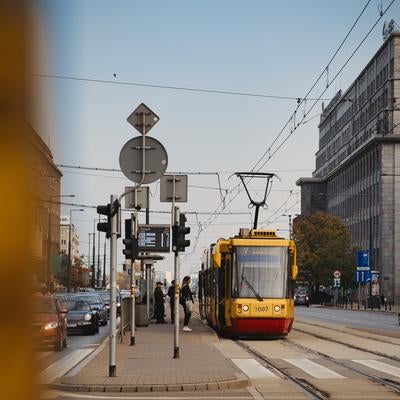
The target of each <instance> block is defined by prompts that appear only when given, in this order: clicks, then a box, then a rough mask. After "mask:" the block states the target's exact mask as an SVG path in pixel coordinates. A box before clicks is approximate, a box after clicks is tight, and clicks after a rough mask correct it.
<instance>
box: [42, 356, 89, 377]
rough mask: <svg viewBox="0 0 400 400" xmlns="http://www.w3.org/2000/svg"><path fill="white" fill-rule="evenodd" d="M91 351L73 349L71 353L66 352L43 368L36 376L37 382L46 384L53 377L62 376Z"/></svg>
mask: <svg viewBox="0 0 400 400" xmlns="http://www.w3.org/2000/svg"><path fill="white" fill-rule="evenodd" d="M92 351H93V349H80V350H74V351H73V352H72V353H71V354H68V355H67V356H66V357H63V358H62V359H61V360H58V361H56V362H55V363H54V364H52V365H50V366H49V367H48V368H46V369H45V370H43V371H42V372H41V373H40V374H39V376H38V378H39V382H41V383H44V384H48V383H50V382H52V381H53V380H54V379H56V378H59V377H60V376H63V375H64V374H65V373H66V372H68V371H69V370H70V369H71V368H73V367H74V366H75V365H76V364H78V363H79V362H80V361H81V360H83V359H84V358H85V357H86V356H87V355H89V354H90V353H91V352H92Z"/></svg>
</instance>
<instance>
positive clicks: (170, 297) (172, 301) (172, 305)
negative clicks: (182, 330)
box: [167, 280, 175, 324]
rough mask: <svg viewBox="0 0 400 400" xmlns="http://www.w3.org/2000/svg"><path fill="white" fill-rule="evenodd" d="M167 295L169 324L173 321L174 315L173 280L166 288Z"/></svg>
mask: <svg viewBox="0 0 400 400" xmlns="http://www.w3.org/2000/svg"><path fill="white" fill-rule="evenodd" d="M167 296H168V297H169V305H170V307H171V324H173V323H174V321H175V319H174V315H175V281H174V280H173V281H172V282H171V286H170V287H169V288H168V293H167Z"/></svg>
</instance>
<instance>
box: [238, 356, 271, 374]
mask: <svg viewBox="0 0 400 400" xmlns="http://www.w3.org/2000/svg"><path fill="white" fill-rule="evenodd" d="M231 360H232V362H233V363H234V364H235V365H236V366H237V367H239V368H240V369H241V370H242V371H243V372H244V373H245V374H246V375H247V376H248V377H249V378H250V379H265V378H277V376H276V375H275V374H274V373H272V372H271V371H270V370H269V369H267V368H265V367H263V366H262V365H261V364H260V363H259V362H258V361H256V360H254V359H252V358H232V359H231Z"/></svg>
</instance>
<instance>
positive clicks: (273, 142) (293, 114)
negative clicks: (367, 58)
mask: <svg viewBox="0 0 400 400" xmlns="http://www.w3.org/2000/svg"><path fill="white" fill-rule="evenodd" d="M393 1H394V0H393ZM370 2H371V0H368V1H367V3H366V4H365V6H364V7H363V9H362V10H361V12H360V14H359V15H358V17H357V18H356V20H355V21H354V23H353V25H352V26H351V28H350V30H349V31H348V32H347V34H346V35H345V37H344V39H343V40H342V42H341V43H340V45H339V47H338V48H337V49H336V50H335V52H334V53H333V55H332V57H331V58H330V60H329V61H328V64H327V65H326V66H325V68H324V69H323V70H322V72H321V73H320V75H319V76H318V78H317V79H316V80H315V82H314V83H313V84H312V86H311V88H310V89H309V90H308V92H307V94H306V95H305V96H304V97H303V98H302V100H301V101H300V102H299V103H298V104H297V107H296V109H295V111H294V112H293V113H292V115H291V116H290V118H289V119H288V121H287V122H286V123H285V124H284V126H283V128H282V129H281V130H280V132H279V133H278V135H277V136H276V137H275V139H274V140H273V141H272V143H271V145H270V146H269V147H268V149H267V150H266V151H265V152H264V153H263V155H262V156H261V157H260V159H259V160H258V161H257V162H256V164H255V165H254V167H253V168H252V171H253V170H255V169H256V168H257V166H258V165H259V164H260V163H261V162H262V160H263V159H264V157H265V156H266V155H267V154H269V158H268V160H269V159H271V158H272V155H271V154H270V153H271V149H272V147H273V146H274V144H275V143H276V142H277V140H278V139H279V138H280V136H281V135H282V134H283V132H284V131H285V129H286V128H287V127H288V125H289V124H291V122H292V121H293V119H294V118H295V117H296V113H297V111H298V110H299V108H300V106H301V105H302V104H303V103H304V102H305V100H306V99H307V96H308V95H309V94H310V93H311V92H312V91H313V90H314V88H315V87H316V85H317V84H318V82H319V81H320V80H321V78H322V76H323V75H324V74H325V72H326V71H327V70H328V69H329V66H330V65H331V63H332V61H333V60H334V58H335V57H336V56H337V54H338V53H339V51H340V49H341V48H342V47H343V44H344V43H345V42H346V40H347V38H348V37H349V35H350V34H351V32H352V31H353V29H354V27H355V26H356V24H357V23H358V21H359V20H360V18H361V16H362V15H363V14H364V12H365V10H366V9H367V7H368V5H369V4H370ZM386 11H387V9H386ZM386 11H385V12H386ZM381 18H382V17H379V19H378V21H379V20H380V19H381ZM374 27H375V25H374V26H373V28H374ZM373 28H372V29H373ZM368 35H369V33H368ZM345 65H346V64H345ZM331 83H333V81H332V82H331ZM331 83H330V84H331ZM330 84H329V86H330ZM329 86H327V88H328V87H329ZM327 88H326V89H327ZM326 89H325V90H324V92H323V93H322V94H321V95H320V96H319V97H318V99H317V100H316V101H318V100H321V97H322V95H323V94H324V93H325V91H326ZM308 100H311V99H308ZM313 100H314V99H313ZM314 105H315V103H314ZM312 108H313V107H312ZM312 108H311V109H310V110H309V112H310V111H311V110H312ZM309 112H308V113H307V114H306V115H308V114H309ZM306 115H304V116H303V119H302V122H303V121H304V119H305V116H306ZM295 129H297V127H295ZM295 129H294V130H295ZM285 142H286V140H285V141H284V143H285ZM280 147H281V146H280ZM280 147H278V150H279V149H280ZM273 154H275V153H273ZM268 160H267V161H268ZM264 165H265V163H264V164H263V165H262V166H261V167H260V168H259V169H257V171H259V170H260V169H261V168H263V166H264Z"/></svg>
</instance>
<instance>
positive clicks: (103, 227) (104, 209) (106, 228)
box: [97, 204, 111, 239]
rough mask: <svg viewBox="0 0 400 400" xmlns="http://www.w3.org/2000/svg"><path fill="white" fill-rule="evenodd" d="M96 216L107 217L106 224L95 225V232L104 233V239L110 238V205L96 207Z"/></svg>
mask: <svg viewBox="0 0 400 400" xmlns="http://www.w3.org/2000/svg"><path fill="white" fill-rule="evenodd" d="M97 214H100V215H105V216H107V222H99V223H98V224H97V230H98V231H99V232H105V233H106V238H107V239H109V238H110V237H111V204H107V205H106V206H97Z"/></svg>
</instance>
